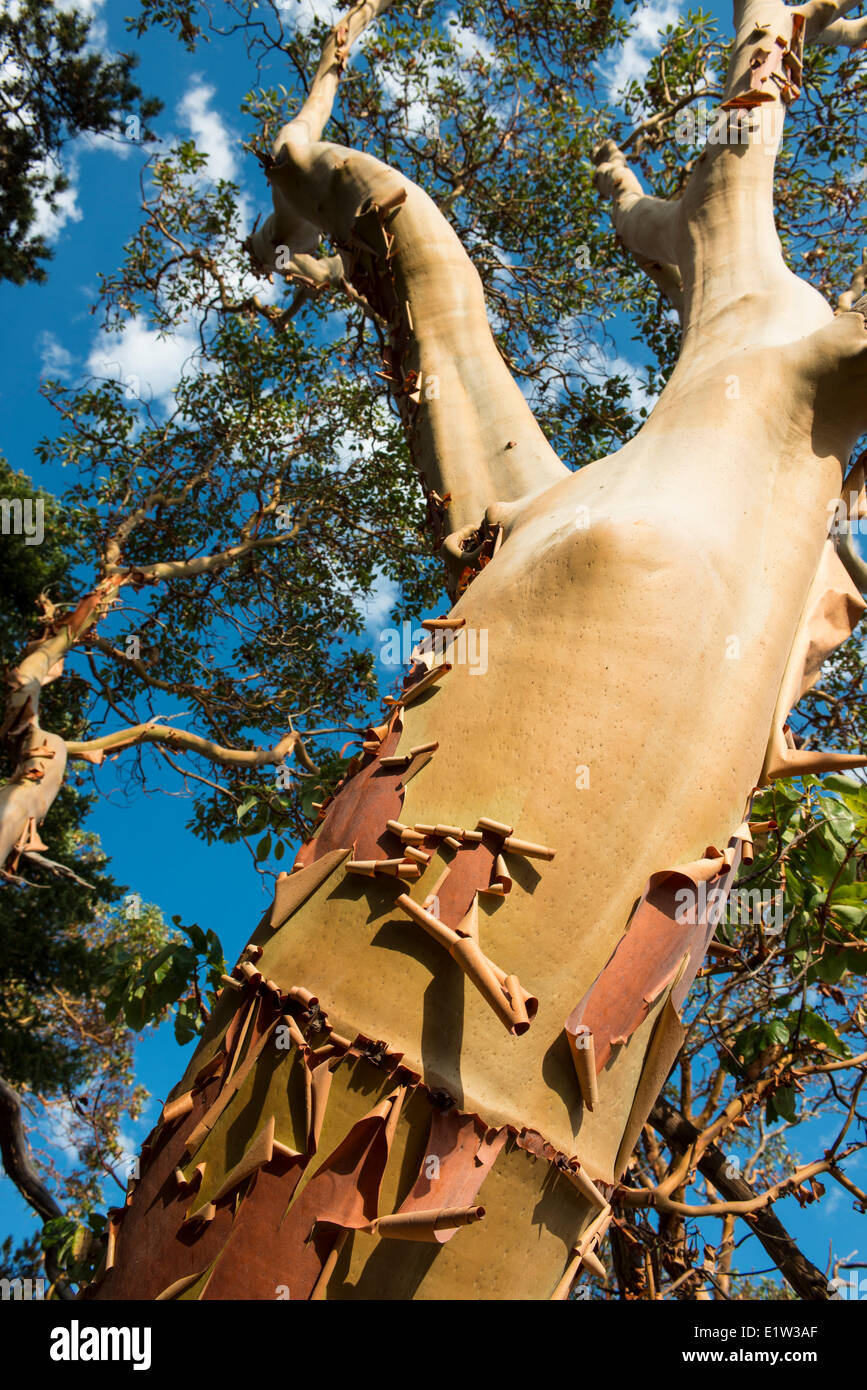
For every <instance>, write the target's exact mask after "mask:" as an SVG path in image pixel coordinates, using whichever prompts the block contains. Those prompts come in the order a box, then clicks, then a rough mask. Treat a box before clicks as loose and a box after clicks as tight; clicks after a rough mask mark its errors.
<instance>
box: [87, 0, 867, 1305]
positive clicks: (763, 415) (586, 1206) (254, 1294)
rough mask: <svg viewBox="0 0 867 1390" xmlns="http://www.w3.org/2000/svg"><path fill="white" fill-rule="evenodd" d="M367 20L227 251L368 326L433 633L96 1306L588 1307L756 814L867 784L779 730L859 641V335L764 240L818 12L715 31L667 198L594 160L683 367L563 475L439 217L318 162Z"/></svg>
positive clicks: (774, 11) (115, 1237)
mask: <svg viewBox="0 0 867 1390" xmlns="http://www.w3.org/2000/svg"><path fill="white" fill-rule="evenodd" d="M381 8H382V6H381V5H378V6H377V5H373V4H368V5H366V6H363V5H362V6H358V7H356V9H354V10H353V11H351V12H350V15H349V16H348V17H347V20H346V22H345V23H344V24H343V25H342V26H341V27H340V28H338V30H337V31H336V32H335V36H334V37H333V38H332V40H331V41H330V44H329V46H328V47H327V48H326V51H325V54H324V57H323V60H322V64H321V65H320V70H319V74H318V75H317V79H316V82H315V83H314V86H313V88H312V91H311V96H310V98H309V99H308V101H307V103H306V104H305V106H304V108H303V109H302V111H301V113H300V115H299V116H298V117H297V118H296V119H295V120H294V121H293V122H291V123H290V124H289V125H288V126H287V127H285V128H284V130H283V131H282V132H281V135H280V137H279V139H278V141H277V145H276V147H275V153H276V163H275V166H274V168H273V170H272V181H273V188H274V204H275V211H274V215H273V217H272V218H271V219H270V220H269V222H268V223H267V224H266V225H265V226H264V227H263V228H262V230H261V231H260V232H259V233H258V234H257V236H256V237H254V239H253V243H252V249H253V251H254V253H255V254H256V256H257V257H258V259H259V261H260V262H261V263H262V264H263V265H265V266H275V265H279V264H283V265H284V266H285V264H286V263H287V262H286V258H287V257H290V258H298V259H297V260H295V262H294V264H295V266H296V268H297V267H299V266H300V267H303V264H304V257H306V256H308V255H309V254H310V253H311V252H312V251H314V250H315V247H316V245H317V244H318V241H319V238H320V236H325V237H327V238H329V239H330V240H331V241H332V242H333V243H334V245H335V246H336V248H337V250H338V251H339V252H340V255H341V257H342V266H343V272H344V273H345V275H346V276H347V278H348V279H349V280H350V281H351V284H352V285H353V287H354V289H355V290H356V291H357V292H358V293H359V294H363V295H364V296H365V298H366V299H367V300H368V302H369V303H370V304H371V305H372V306H373V308H374V309H376V311H377V312H378V313H379V314H380V315H381V316H382V317H383V318H384V319H385V320H386V321H387V322H388V324H389V328H388V333H387V335H385V337H384V340H383V362H384V371H385V374H386V376H387V377H388V378H390V381H391V386H392V390H393V391H394V394H395V397H396V399H397V400H398V402H399V404H400V407H401V410H402V413H403V418H404V421H405V424H406V428H407V432H408V438H409V441H410V445H411V448H412V451H413V457H414V459H415V461H416V463H417V465H418V469H419V473H420V476H421V479H422V482H423V485H424V487H425V489H426V492H427V494H428V496H429V499H430V503H431V514H432V519H433V522H434V524H435V525H436V526H437V527H438V528H439V534H440V538H441V539H442V540H443V551H444V554H445V556H446V558H447V563H448V565H449V567H450V574H451V585H452V589H453V592H454V594H455V595H456V596H457V599H456V602H455V604H454V607H453V608H452V610H451V614H450V615H449V618H448V619H447V620H446V622H447V623H448V624H449V625H448V626H446V627H442V626H441V627H439V628H436V627H434V628H431V629H430V630H429V631H428V634H427V636H426V638H425V640H424V642H422V643H421V644H420V646H419V648H418V649H417V651H416V654H415V660H414V662H413V665H412V668H411V670H410V673H409V675H408V677H407V683H406V686H405V690H404V694H403V696H402V697H401V698H400V699H398V700H397V701H396V702H393V703H391V704H390V705H388V706H387V708H386V710H385V713H384V715H383V722H382V724H381V725H380V726H379V727H378V728H375V729H371V730H370V731H369V732H368V737H367V741H366V743H365V746H364V749H363V751H362V753H361V755H360V757H359V759H358V763H357V766H356V767H355V768H354V769H352V770H351V773H350V775H348V776H347V778H346V779H345V781H344V783H343V784H342V785H341V787H340V788H339V789H338V792H337V794H336V796H335V797H334V798H333V800H332V801H331V802H330V803H329V804H328V805H327V806H325V807H324V808H323V810H322V812H321V813H320V819H319V823H318V826H317V828H316V832H315V834H314V836H313V838H312V839H311V840H310V841H309V842H308V843H307V844H306V845H305V846H304V847H303V848H302V850H301V852H300V854H299V856H298V859H297V862H296V864H295V867H294V869H293V872H292V873H291V875H286V876H283V877H281V879H280V880H279V882H278V885H277V892H276V898H275V903H274V907H273V909H272V910H270V911H269V912H268V913H266V916H265V919H264V920H263V921H262V922H261V923H260V924H259V925H258V927H257V928H256V930H255V932H254V933H253V936H252V937H251V940H250V944H249V945H248V947H247V948H246V950H245V952H244V953H243V955H242V958H241V960H240V962H239V964H238V966H236V968H235V970H234V971H233V972H232V976H231V977H230V978H229V979H227V982H226V988H225V989H224V991H223V994H222V995H221V998H220V1002H219V1005H218V1007H217V1009H216V1010H215V1013H214V1016H213V1018H212V1020H211V1023H210V1025H209V1027H208V1031H207V1033H206V1036H205V1038H204V1039H203V1041H202V1044H201V1046H200V1047H199V1049H198V1051H197V1053H196V1055H195V1057H194V1058H193V1060H192V1061H191V1063H190V1065H189V1067H188V1068H187V1071H186V1074H185V1075H184V1077H183V1079H182V1080H181V1081H180V1082H179V1083H178V1085H177V1086H176V1087H175V1089H174V1091H173V1092H172V1095H171V1097H170V1098H169V1101H168V1103H167V1105H166V1108H165V1110H164V1112H163V1115H162V1118H161V1120H160V1122H159V1123H158V1125H157V1127H156V1129H155V1130H154V1132H153V1133H152V1134H151V1135H150V1137H149V1138H148V1140H147V1142H146V1144H145V1148H144V1151H143V1154H142V1158H141V1163H140V1168H139V1172H138V1175H137V1177H136V1180H135V1181H133V1182H132V1183H131V1185H130V1191H129V1194H128V1198H127V1203H126V1206H125V1207H124V1208H123V1209H120V1210H118V1211H116V1212H114V1213H113V1214H112V1217H111V1226H110V1232H109V1242H108V1253H107V1257H106V1263H105V1268H104V1270H103V1272H102V1273H101V1275H100V1276H99V1278H98V1280H97V1282H96V1284H95V1285H94V1286H93V1287H92V1289H91V1290H90V1292H89V1296H92V1297H100V1298H115V1299H132V1298H147V1299H152V1298H176V1297H177V1298H183V1299H198V1298H201V1299H228V1298H233V1299H237V1298H242V1299H273V1298H287V1297H288V1298H293V1299H299V1298H301V1299H304V1298H311V1299H319V1298H326V1297H327V1298H335V1299H336V1298H378V1299H408V1298H420V1299H436V1298H448V1299H460V1298H465V1299H478V1298H490V1299H504V1298H549V1297H558V1298H563V1297H566V1296H567V1295H568V1292H569V1290H570V1288H571V1287H572V1285H573V1282H574V1281H575V1279H576V1278H577V1277H578V1276H579V1275H581V1274H585V1273H587V1272H590V1273H598V1272H599V1271H600V1268H601V1266H600V1264H599V1257H598V1254H597V1253H595V1252H596V1249H597V1247H598V1244H599V1242H600V1240H601V1239H602V1237H603V1235H604V1232H605V1229H606V1226H607V1224H608V1223H609V1222H610V1220H611V1198H612V1196H613V1195H614V1193H615V1191H616V1186H617V1184H618V1182H619V1181H620V1180H621V1179H622V1178H623V1175H624V1171H625V1168H626V1165H627V1162H628V1160H629V1157H630V1154H631V1152H632V1149H633V1146H634V1143H635V1141H636V1138H637V1136H638V1134H639V1132H640V1128H641V1126H642V1125H643V1123H644V1122H645V1120H646V1119H647V1116H648V1114H649V1111H650V1109H651V1106H652V1104H653V1102H654V1100H655V1098H656V1096H657V1094H658V1092H659V1090H660V1088H661V1086H662V1085H663V1083H664V1081H665V1078H666V1075H667V1074H668V1071H669V1070H670V1068H671V1066H672V1064H673V1062H674V1060H675V1058H676V1055H677V1052H678V1049H679V1047H680V1045H681V1042H682V1038H683V1027H682V1024H681V1019H680V1015H681V1010H682V1005H683V1001H684V998H685V995H686V992H687V990H688V987H689V984H690V982H691V980H692V979H693V978H694V976H695V974H696V971H697V970H698V969H699V967H700V965H701V962H702V959H703V956H704V952H705V949H706V946H707V944H708V942H709V940H710V938H711V936H712V935H713V931H714V927H715V925H716V922H717V920H718V918H719V916H720V913H721V910H722V903H723V899H724V892H725V890H726V889H727V888H728V886H729V885H730V883H731V882H732V881H733V878H734V875H735V873H736V871H737V867H738V864H739V863H740V861H741V859H742V858H743V857H746V858H749V857H750V853H751V851H750V833H749V826H748V817H749V805H750V798H751V795H752V792H753V790H754V789H755V788H756V786H758V785H762V784H763V783H764V782H766V781H767V780H769V779H770V778H772V777H775V776H782V775H793V774H797V773H798V772H803V771H805V770H810V771H819V770H821V769H822V768H828V767H845V766H852V765H855V764H856V763H863V762H864V761H865V760H864V759H862V758H859V757H857V756H849V755H840V754H831V755H827V756H826V755H821V754H802V753H800V752H799V751H798V750H797V749H796V748H795V747H794V740H793V739H792V738H791V735H789V734H787V732H786V730H785V721H786V718H787V716H788V713H789V709H790V708H791V706H792V705H793V704H794V703H795V701H796V700H797V698H798V697H799V695H800V693H801V691H802V689H804V688H806V686H807V685H808V684H809V682H810V681H811V680H812V679H814V678H815V676H816V675H817V674H818V670H819V668H820V666H821V662H822V660H823V659H824V657H825V656H826V655H827V654H828V653H829V652H830V651H831V650H832V649H833V647H834V646H835V645H836V644H837V643H838V642H839V641H841V640H843V638H844V637H845V636H847V635H848V633H849V632H850V631H851V628H852V626H853V625H854V623H855V622H856V621H857V619H858V617H859V616H860V613H861V611H862V610H863V607H864V604H863V601H862V599H861V596H860V593H859V592H858V589H857V588H856V587H855V585H854V584H853V582H852V580H851V578H850V577H849V575H848V573H847V571H846V569H845V568H844V567H843V565H842V564H841V562H840V560H839V559H838V557H837V555H836V553H835V551H834V548H833V546H832V545H831V543H830V542H829V541H828V530H829V520H830V519H831V517H832V514H833V503H834V500H835V499H836V498H838V497H839V495H840V492H841V481H842V477H843V473H844V471H845V469H846V467H847V464H848V459H849V454H850V451H851V449H852V447H853V445H854V442H855V440H856V439H857V437H858V435H859V433H860V432H861V431H862V430H863V429H864V428H865V426H867V398H865V394H864V378H865V372H867V354H865V349H867V332H865V323H864V317H863V316H862V314H861V313H860V312H858V311H857V310H856V311H846V312H842V313H839V314H837V315H836V316H835V314H834V312H833V311H832V309H831V308H830V307H829V305H828V304H827V303H826V302H825V300H824V299H823V298H822V297H821V296H820V295H819V294H818V293H817V292H816V291H815V290H814V289H812V288H811V287H810V286H809V285H807V284H806V283H805V282H803V281H801V280H799V279H798V278H797V277H796V276H795V275H793V274H792V273H791V272H790V271H789V270H788V269H787V267H786V266H785V264H784V262H783V259H782V255H781V251H780V245H779V241H778V238H777V235H776V232H775V230H774V222H773V209H772V184H773V170H774V155H775V152H776V149H777V146H778V144H779V140H780V136H781V131H782V116H783V114H784V110H785V105H786V104H787V103H788V101H790V100H792V99H793V97H794V95H796V88H797V83H798V78H799V76H800V54H801V51H802V43H803V39H804V35H805V33H806V37H807V38H808V39H810V38H813V37H820V36H821V34H822V27H823V26H824V25H825V24H827V23H829V21H830V20H831V19H832V18H833V15H834V14H835V13H836V9H835V7H834V6H832V5H828V4H826V5H824V6H821V7H818V8H814V7H810V6H808V7H804V8H802V9H800V10H792V9H788V8H786V7H785V6H783V5H781V4H779V3H769V4H752V5H739V6H737V7H736V11H735V23H736V33H737V40H736V44H735V48H734V51H733V56H732V61H731V67H730V71H729V75H728V81H727V88H726V100H725V103H724V114H723V117H722V119H723V120H725V121H726V122H727V127H728V132H729V138H728V139H727V141H726V142H725V143H717V144H714V145H708V147H707V149H706V150H705V152H704V153H703V154H702V156H701V157H700V158H699V160H698V161H697V164H696V166H695V169H694V171H693V173H692V175H691V177H690V180H689V183H688V185H687V187H686V190H685V192H684V195H683V197H682V198H681V199H680V200H679V201H678V202H675V203H670V204H668V203H663V202H660V201H659V200H656V199H653V198H650V197H648V196H646V195H645V194H644V193H643V192H642V190H641V188H640V186H639V184H638V182H637V180H636V179H635V177H634V175H633V174H632V173H631V171H630V170H629V169H628V167H627V165H626V163H625V161H624V159H623V156H622V155H621V154H620V152H619V151H618V150H617V148H616V147H614V146H612V145H609V146H606V147H604V148H603V149H602V150H600V151H599V153H598V157H597V162H598V164H599V175H598V182H599V186H600V189H601V191H602V193H603V194H604V195H605V196H607V197H609V198H610V199H611V201H612V207H613V216H614V220H615V223H616V227H617V231H618V233H619V235H620V237H621V239H622V240H623V241H624V243H625V244H626V245H627V247H629V249H630V250H631V251H632V252H633V253H634V254H635V256H636V257H637V258H638V260H639V261H640V262H641V263H642V264H645V265H647V266H648V268H649V269H650V271H651V273H653V274H654V275H655V276H656V278H657V279H658V280H659V282H660V283H664V284H665V285H666V286H667V287H668V288H669V289H670V291H671V294H672V298H673V301H674V302H676V303H677V304H678V306H679V309H680V312H681V315H682V323H683V343H682V350H681V354H680V358H679V361H678V364H677V366H676V369H675V370H674V372H673V374H672V376H671V379H670V381H669V382H668V384H667V385H666V387H665V390H664V391H663V393H662V395H661V397H660V399H659V401H658V403H657V405H656V407H655V409H654V410H653V413H652V415H651V416H650V418H649V420H648V421H647V423H646V424H645V426H644V427H643V428H642V429H641V431H640V432H639V433H638V435H637V436H636V437H635V438H634V439H633V440H632V441H631V442H630V443H628V444H627V445H626V446H625V447H624V448H622V449H620V450H619V451H618V452H617V453H616V454H614V455H612V456H611V457H609V458H605V459H600V460H597V461H596V462H587V463H586V466H584V467H582V468H580V470H579V471H576V472H572V471H570V470H569V469H567V468H566V467H565V466H564V465H563V464H562V463H561V462H560V461H559V460H558V459H557V458H556V457H555V455H554V454H553V453H552V451H551V449H550V448H549V446H548V444H547V443H546V441H545V439H544V437H543V436H542V434H541V432H540V430H539V429H538V426H537V425H536V422H535V421H534V419H533V417H532V415H531V414H530V412H529V411H528V409H527V407H526V405H525V403H524V400H523V397H522V396H521V393H520V391H519V390H518V388H517V386H516V385H515V383H514V382H513V380H512V378H511V377H510V375H509V373H508V371H507V369H506V367H505V364H504V363H503V361H502V359H501V358H500V356H499V354H498V352H497V350H496V348H495V346H494V343H493V340H492V337H491V333H490V330H489V328H488V325H487V320H486V317H485V309H484V302H483V296H482V291H481V286H480V282H479V280H478V277H477V275H476V273H475V271H474V269H473V268H472V266H471V264H470V262H469V260H468V258H467V256H466V254H465V252H464V251H463V249H462V248H461V246H460V244H459V243H458V241H457V239H456V237H455V235H454V233H453V232H452V231H451V229H450V227H449V226H448V224H447V223H446V221H445V220H444V218H443V217H442V216H441V214H440V213H439V212H438V210H437V209H436V207H435V206H434V204H433V203H432V202H431V200H430V199H429V198H428V197H427V196H426V194H424V193H423V192H422V191H421V190H420V189H419V188H417V187H415V186H413V185H411V184H410V183H408V182H407V180H405V179H404V178H403V177H402V176H401V175H400V174H399V173H397V172H396V171H395V170H393V169H389V168H387V167H386V166H385V165H383V164H381V163H379V162H378V161H377V160H376V159H374V158H372V157H371V156H369V155H366V154H359V153H355V152H353V151H350V150H346V149H343V148H340V147H338V146H335V145H333V144H329V143H326V142H323V141H322V140H321V133H322V129H323V128H324V125H325V123H326V121H327V118H328V114H329V111H330V108H331V102H332V100H333V94H334V88H335V87H336V83H337V79H338V76H339V68H340V65H341V57H342V54H343V52H344V51H345V48H346V46H347V44H348V43H351V42H352V40H353V39H354V37H355V36H356V35H357V33H358V32H359V31H360V29H361V28H362V27H363V26H364V24H366V23H368V22H369V21H370V19H372V18H374V17H375V13H376V12H377V10H378V9H381ZM281 258H282V260H281ZM573 462H574V463H576V464H577V463H582V462H585V461H583V460H574V461H573ZM485 642H486V669H484V670H483V669H482V666H483V665H485V662H483V661H482V660H481V652H482V651H483V650H484V644H485ZM717 890H720V891H717Z"/></svg>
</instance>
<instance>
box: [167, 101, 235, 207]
mask: <svg viewBox="0 0 867 1390" xmlns="http://www.w3.org/2000/svg"><path fill="white" fill-rule="evenodd" d="M213 96H214V88H213V87H209V86H208V85H207V83H205V82H202V81H201V79H200V78H198V77H197V78H194V79H193V85H192V86H191V87H190V89H189V91H188V92H187V93H186V94H185V96H184V97H183V98H182V100H181V101H180V103H179V104H178V114H179V116H180V117H181V120H182V121H183V122H184V124H185V125H186V126H187V127H188V129H189V131H190V133H191V134H192V136H193V139H194V140H195V142H196V144H197V146H198V148H199V149H200V150H201V151H202V153H203V154H206V155H207V156H208V176H209V177H210V178H211V179H213V180H214V181H215V182H216V180H217V179H234V178H235V177H236V173H237V161H236V159H235V145H236V140H235V137H234V136H233V135H232V134H231V132H230V131H229V130H227V128H226V126H225V125H224V124H223V119H222V117H221V116H220V114H219V112H218V111H215V110H214V109H213V107H212V106H211V100H212V98H213Z"/></svg>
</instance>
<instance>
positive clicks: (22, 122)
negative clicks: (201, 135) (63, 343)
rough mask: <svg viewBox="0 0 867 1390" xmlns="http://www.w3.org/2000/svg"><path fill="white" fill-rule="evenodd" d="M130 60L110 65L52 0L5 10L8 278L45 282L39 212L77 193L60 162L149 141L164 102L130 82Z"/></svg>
mask: <svg viewBox="0 0 867 1390" xmlns="http://www.w3.org/2000/svg"><path fill="white" fill-rule="evenodd" d="M136 63H137V59H136V58H135V56H134V55H132V54H120V55H119V56H118V57H116V58H106V57H105V56H104V55H103V54H102V53H101V52H99V50H98V49H96V48H95V47H94V46H93V30H92V22H91V20H90V19H89V18H88V17H87V16H86V15H85V14H84V13H83V12H82V11H80V10H76V9H72V8H69V9H66V8H64V9H59V8H57V7H56V6H55V5H53V4H52V3H51V0H17V3H15V4H5V5H4V6H3V8H2V10H0V95H2V101H0V151H2V154H0V280H11V281H12V282H13V283H14V284H16V285H22V284H24V283H25V282H26V281H28V280H44V279H45V278H46V272H45V268H44V266H43V265H42V264H41V263H42V262H44V261H46V260H48V259H49V257H50V256H51V251H50V249H49V247H48V245H47V242H46V240H45V236H44V235H43V233H42V232H41V231H40V229H39V212H40V204H41V205H43V206H44V207H47V208H48V209H53V208H54V207H55V206H56V204H57V200H58V198H59V196H60V195H61V194H62V193H63V192H64V191H65V190H66V189H68V187H69V180H68V178H67V177H66V175H65V173H64V172H63V168H62V165H61V162H60V155H61V153H62V151H63V148H64V146H65V145H67V144H68V142H69V141H70V140H73V139H75V137H76V136H79V135H82V134H85V133H86V134H91V135H100V136H103V137H114V138H118V139H121V138H124V137H126V138H129V134H130V132H131V131H135V132H136V133H135V134H134V135H133V137H132V138H134V139H149V138H152V137H151V132H150V131H149V130H148V129H147V121H148V120H150V119H151V117H153V116H155V115H156V114H157V112H158V111H159V110H160V109H161V104H160V103H159V102H158V101H155V100H153V99H151V98H148V99H145V98H143V97H142V94H141V92H140V90H139V88H138V87H137V86H136V85H135V83H134V82H133V81H132V77H131V74H132V72H133V71H134V69H135V66H136Z"/></svg>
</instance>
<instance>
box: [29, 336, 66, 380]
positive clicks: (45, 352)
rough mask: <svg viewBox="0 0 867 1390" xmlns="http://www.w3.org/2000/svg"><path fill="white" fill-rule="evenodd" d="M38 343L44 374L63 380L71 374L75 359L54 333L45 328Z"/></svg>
mask: <svg viewBox="0 0 867 1390" xmlns="http://www.w3.org/2000/svg"><path fill="white" fill-rule="evenodd" d="M36 345H37V347H38V349H39V357H40V362H41V366H42V375H43V376H50V377H53V378H54V379H55V380H60V381H62V380H63V379H64V378H65V377H68V376H69V375H70V373H71V371H72V365H73V362H74V360H75V359H74V358H73V356H72V353H71V352H68V351H67V349H66V348H65V347H64V346H63V344H62V343H60V342H58V340H57V339H56V338H55V336H54V334H53V333H50V332H49V331H48V330H47V329H45V330H44V331H43V332H42V333H40V334H39V336H38V338H37V339H36Z"/></svg>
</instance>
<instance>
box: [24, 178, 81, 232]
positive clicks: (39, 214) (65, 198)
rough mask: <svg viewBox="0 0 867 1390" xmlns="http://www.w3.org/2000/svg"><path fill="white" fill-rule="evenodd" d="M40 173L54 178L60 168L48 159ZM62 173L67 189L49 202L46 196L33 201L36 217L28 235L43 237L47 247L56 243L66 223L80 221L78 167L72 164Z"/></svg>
mask: <svg viewBox="0 0 867 1390" xmlns="http://www.w3.org/2000/svg"><path fill="white" fill-rule="evenodd" d="M42 171H43V172H44V173H46V174H47V175H48V177H49V178H55V177H56V175H57V174H59V173H60V172H61V168H60V165H59V164H58V163H57V161H56V160H54V159H50V158H49V159H47V160H44V161H43V163H42ZM64 172H65V174H66V177H67V179H68V180H69V187H68V188H66V189H64V191H63V192H62V193H58V194H57V195H56V196H55V197H54V198H53V199H52V200H51V201H49V199H48V197H47V196H41V197H37V198H35V199H34V211H35V214H36V215H35V217H34V220H33V225H32V226H31V228H30V233H29V234H30V236H42V237H44V238H45V240H46V241H47V242H48V243H49V245H50V244H51V243H52V242H54V241H57V239H58V237H59V236H60V233H61V232H62V231H63V228H64V227H65V226H66V224H67V222H80V221H81V216H82V214H81V208H80V207H79V206H78V165H77V164H75V163H74V162H73V163H71V164H70V166H69V168H68V169H66V170H64Z"/></svg>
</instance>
